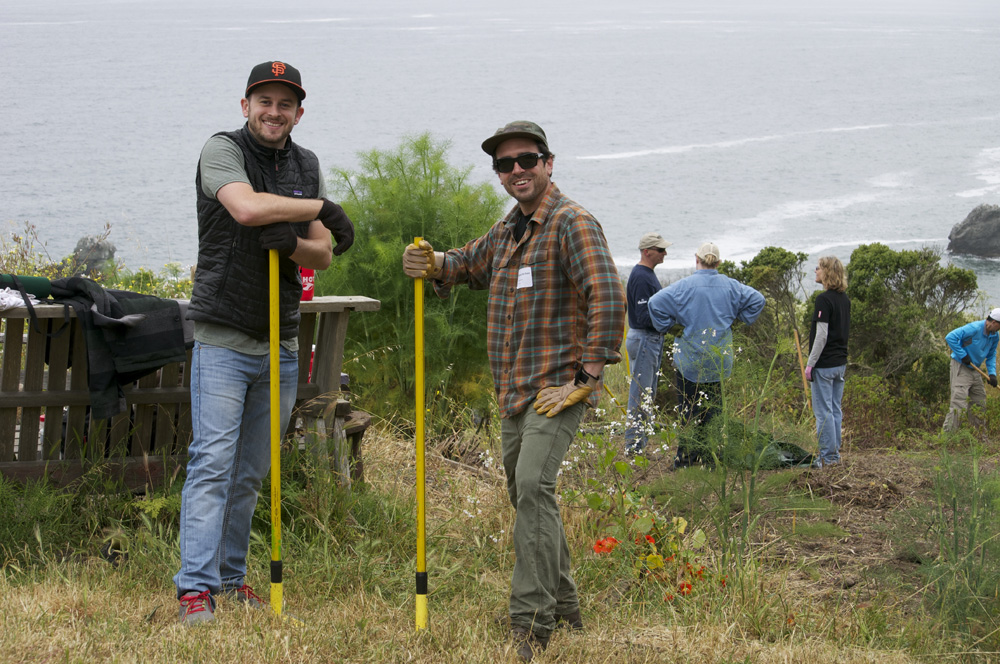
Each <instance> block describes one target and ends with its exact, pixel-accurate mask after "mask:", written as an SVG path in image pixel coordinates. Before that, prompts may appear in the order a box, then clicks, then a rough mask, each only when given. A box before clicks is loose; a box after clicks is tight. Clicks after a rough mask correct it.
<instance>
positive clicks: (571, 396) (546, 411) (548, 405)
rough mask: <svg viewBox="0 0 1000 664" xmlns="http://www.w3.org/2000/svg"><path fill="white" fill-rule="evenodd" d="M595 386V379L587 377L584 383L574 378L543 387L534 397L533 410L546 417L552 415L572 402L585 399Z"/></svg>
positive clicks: (575, 402)
mask: <svg viewBox="0 0 1000 664" xmlns="http://www.w3.org/2000/svg"><path fill="white" fill-rule="evenodd" d="M596 388H597V379H596V378H593V377H591V378H588V379H587V382H586V383H582V384H581V383H578V382H576V379H575V378H574V379H573V380H572V381H571V382H569V383H567V384H565V385H561V386H560V387H543V388H542V389H541V390H540V391H539V392H538V396H537V397H536V398H535V412H536V413H538V414H539V415H545V416H546V417H554V416H555V415H558V414H559V413H560V412H562V411H563V410H565V409H566V408H569V407H570V406H572V405H573V404H577V403H580V402H581V401H586V400H587V397H589V396H590V395H591V394H593V392H594V390H595V389H596Z"/></svg>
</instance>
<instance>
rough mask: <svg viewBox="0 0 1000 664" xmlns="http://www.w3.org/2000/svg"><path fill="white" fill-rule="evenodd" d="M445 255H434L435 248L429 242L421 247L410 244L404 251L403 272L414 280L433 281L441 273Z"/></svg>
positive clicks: (422, 241) (424, 241) (423, 242)
mask: <svg viewBox="0 0 1000 664" xmlns="http://www.w3.org/2000/svg"><path fill="white" fill-rule="evenodd" d="M442 265H444V254H441V253H434V247H432V246H431V244H430V242H428V241H427V240H421V241H420V245H419V246H418V245H416V244H413V243H410V244H408V245H406V249H404V250H403V272H405V273H406V276H408V277H413V278H414V279H433V278H434V277H436V276H437V275H438V274H440V273H441V266H442Z"/></svg>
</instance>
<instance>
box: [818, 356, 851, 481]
mask: <svg viewBox="0 0 1000 664" xmlns="http://www.w3.org/2000/svg"><path fill="white" fill-rule="evenodd" d="M846 369H847V365H846V364H845V365H844V366H841V367H828V368H826V369H820V368H818V367H813V370H812V406H813V414H814V415H815V416H816V440H817V441H818V442H819V454H818V455H817V457H816V465H818V466H825V465H828V464H831V463H839V462H840V423H841V420H843V414H842V413H841V410H840V400H841V399H842V398H843V397H844V371H845V370H846Z"/></svg>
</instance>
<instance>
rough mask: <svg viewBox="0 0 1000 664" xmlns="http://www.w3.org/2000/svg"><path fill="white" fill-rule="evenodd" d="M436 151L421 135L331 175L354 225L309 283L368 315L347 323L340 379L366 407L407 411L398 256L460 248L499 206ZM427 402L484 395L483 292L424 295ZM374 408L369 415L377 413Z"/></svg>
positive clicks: (406, 298) (408, 349) (410, 297)
mask: <svg viewBox="0 0 1000 664" xmlns="http://www.w3.org/2000/svg"><path fill="white" fill-rule="evenodd" d="M446 149H447V144H446V143H437V142H435V141H433V140H432V139H431V137H430V135H428V134H424V135H421V136H418V137H416V138H408V139H406V140H405V141H404V142H403V144H402V145H401V146H400V147H398V148H397V149H395V150H393V151H381V150H372V151H371V152H366V153H362V154H360V155H359V157H360V163H361V165H360V170H358V171H348V170H343V169H334V171H333V173H334V182H333V183H332V187H331V195H332V196H334V197H335V198H337V199H338V200H339V201H340V202H341V204H342V205H343V206H344V209H345V210H346V211H347V214H348V215H349V216H350V217H351V219H352V220H353V221H354V224H355V228H356V241H355V243H354V246H353V247H352V248H351V250H350V251H349V252H347V253H346V254H344V255H343V256H341V257H338V258H336V259H335V260H334V262H333V264H332V265H331V267H330V269H328V270H326V271H324V272H322V273H321V274H320V275H318V277H317V279H316V291H317V293H318V294H319V295H328V294H337V295H366V296H368V297H373V298H376V299H378V300H380V301H381V302H382V308H381V310H380V311H379V312H378V313H370V314H365V315H363V316H354V317H352V318H351V321H350V324H349V328H348V335H347V341H346V344H345V357H346V358H347V360H348V361H347V362H346V363H345V368H344V370H345V371H347V372H348V373H350V374H352V386H357V388H356V389H355V391H359V390H360V392H361V394H360V396H361V397H362V401H363V402H366V403H367V404H368V405H369V406H371V405H372V404H373V403H375V402H376V401H377V402H379V405H381V406H383V408H384V406H386V405H388V406H389V407H390V410H391V409H400V410H403V411H404V412H411V411H412V403H413V401H412V395H413V358H414V286H413V284H414V282H413V280H412V279H409V278H408V277H406V276H405V275H404V274H403V271H402V266H401V257H402V254H403V249H404V248H405V247H406V245H407V244H409V243H410V242H412V241H413V238H414V237H416V236H420V237H423V238H424V239H426V240H427V241H428V242H430V243H431V244H432V245H433V246H434V247H435V249H438V250H442V251H444V250H447V249H450V248H452V247H457V246H462V245H464V244H465V243H466V242H468V241H469V240H472V239H474V238H476V237H479V236H480V235H482V234H483V233H485V232H486V231H487V230H488V229H489V228H490V227H491V226H492V224H493V223H494V222H496V221H497V220H498V219H499V218H500V216H501V214H502V212H503V206H504V201H503V199H502V198H501V197H500V196H499V195H498V194H497V193H496V191H495V190H494V189H493V188H492V187H491V186H490V185H489V184H486V183H479V184H474V183H471V182H469V172H470V171H471V168H466V169H464V170H460V169H457V168H454V167H452V166H450V165H449V164H448V163H447V161H446V159H445V152H446ZM424 302H425V305H424V335H425V351H424V352H425V356H426V358H427V362H426V372H427V374H426V376H427V378H426V386H427V392H428V399H427V401H428V403H432V402H433V397H435V396H438V397H451V398H452V399H454V400H455V401H456V402H459V403H473V404H475V403H482V402H484V401H486V400H487V399H488V398H489V395H490V394H491V392H492V382H491V380H490V377H489V370H488V364H487V359H486V293H485V292H483V291H478V292H477V291H470V290H468V289H466V288H456V289H454V290H453V291H452V294H451V296H450V297H449V298H447V299H444V300H442V299H439V298H438V297H436V296H435V295H434V294H433V290H432V289H431V287H430V284H427V285H426V286H425V300H424ZM383 408H379V409H378V410H383Z"/></svg>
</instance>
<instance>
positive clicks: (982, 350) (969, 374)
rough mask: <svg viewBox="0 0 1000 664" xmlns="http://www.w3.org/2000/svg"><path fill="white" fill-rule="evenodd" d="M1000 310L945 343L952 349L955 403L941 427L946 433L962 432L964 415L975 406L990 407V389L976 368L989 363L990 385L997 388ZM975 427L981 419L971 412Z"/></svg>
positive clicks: (949, 336)
mask: <svg viewBox="0 0 1000 664" xmlns="http://www.w3.org/2000/svg"><path fill="white" fill-rule="evenodd" d="M998 330H1000V307H997V308H995V309H993V310H992V311H990V313H989V314H988V315H987V316H986V320H977V321H973V322H971V323H968V324H967V325H963V326H962V327H958V328H955V329H954V330H952V331H951V332H949V333H948V334H947V335H946V336H945V338H944V340H945V342H946V343H947V344H948V348H950V349H951V403H950V405H949V408H948V414H947V415H945V417H944V424H943V425H942V427H941V431H942V432H943V433H952V432H954V431H957V430H958V425H959V420H961V418H962V413H964V412H965V409H966V408H967V407H968V403H969V400H971V401H972V405H974V406H979V407H980V408H986V390H985V388H983V381H982V378H980V377H979V375H978V373H977V372H976V370H975V368H974V367H979V365H980V364H982V363H983V362H986V374H987V375H988V376H989V378H988V379H987V380H989V383H990V385H992V386H993V387H996V386H997V341H998V340H1000V334H998ZM969 419H970V420H972V423H973V426H979V424H980V420H979V417H978V416H977V415H976V414H975V412H974V411H969Z"/></svg>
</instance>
